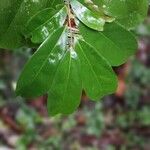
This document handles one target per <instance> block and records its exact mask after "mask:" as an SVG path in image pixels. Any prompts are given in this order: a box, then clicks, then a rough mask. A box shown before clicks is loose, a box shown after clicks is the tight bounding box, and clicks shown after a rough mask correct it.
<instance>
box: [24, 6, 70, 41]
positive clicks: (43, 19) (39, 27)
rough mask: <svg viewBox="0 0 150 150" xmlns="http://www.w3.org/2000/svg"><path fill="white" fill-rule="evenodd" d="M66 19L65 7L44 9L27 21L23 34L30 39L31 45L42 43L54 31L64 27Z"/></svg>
mask: <svg viewBox="0 0 150 150" xmlns="http://www.w3.org/2000/svg"><path fill="white" fill-rule="evenodd" d="M66 17H67V10H66V7H65V6H62V7H58V8H57V9H56V10H54V9H52V8H46V9H44V10H42V11H40V12H38V13H37V14H36V15H35V16H33V17H32V18H31V19H30V20H29V21H28V23H27V26H26V33H25V34H26V35H27V37H29V36H31V37H32V38H31V40H32V42H33V43H42V42H43V41H44V40H45V39H46V38H47V37H48V36H49V35H50V34H51V33H52V32H53V31H55V29H57V28H60V27H62V26H63V25H64V22H65V20H66Z"/></svg>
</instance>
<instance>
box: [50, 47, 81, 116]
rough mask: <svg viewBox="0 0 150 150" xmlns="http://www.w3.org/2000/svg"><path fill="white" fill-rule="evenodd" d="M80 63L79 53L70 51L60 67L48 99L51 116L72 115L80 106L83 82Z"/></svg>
mask: <svg viewBox="0 0 150 150" xmlns="http://www.w3.org/2000/svg"><path fill="white" fill-rule="evenodd" d="M80 71H81V70H80V61H79V58H78V55H77V53H76V52H75V51H74V50H72V49H70V50H69V51H67V52H66V54H65V56H64V58H63V60H62V62H61V64H60V65H59V67H58V69H57V72H56V74H55V77H54V78H53V82H52V83H51V88H50V91H49V98H48V112H49V114H50V115H56V114H59V113H60V114H70V113H72V112H73V111H75V109H76V108H77V107H78V106H79V104H80V98H81V92H82V82H81V76H80V74H81V73H80Z"/></svg>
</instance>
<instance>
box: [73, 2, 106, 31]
mask: <svg viewBox="0 0 150 150" xmlns="http://www.w3.org/2000/svg"><path fill="white" fill-rule="evenodd" d="M71 6H72V9H73V11H74V13H75V15H76V16H77V18H78V19H79V20H80V21H81V22H83V23H84V24H85V25H87V26H88V27H89V28H92V29H94V30H98V31H103V27H104V24H105V20H104V19H103V18H100V17H99V16H97V15H96V14H95V13H94V12H92V11H91V10H90V9H88V8H87V7H86V6H84V5H83V4H82V3H80V2H78V1H77V0H72V1H71Z"/></svg>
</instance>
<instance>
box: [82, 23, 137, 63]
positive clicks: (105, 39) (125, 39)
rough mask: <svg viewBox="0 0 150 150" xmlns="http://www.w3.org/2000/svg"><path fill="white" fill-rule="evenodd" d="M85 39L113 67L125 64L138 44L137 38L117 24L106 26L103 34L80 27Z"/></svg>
mask: <svg viewBox="0 0 150 150" xmlns="http://www.w3.org/2000/svg"><path fill="white" fill-rule="evenodd" d="M79 29H80V33H81V35H82V36H83V38H84V39H85V40H86V41H87V42H88V43H90V44H91V45H92V46H93V47H95V48H96V49H97V50H98V52H99V53H100V54H101V55H103V56H104V57H105V58H106V59H107V61H109V63H110V64H111V65H112V66H118V65H121V64H123V63H124V62H125V61H126V60H127V58H128V57H129V56H131V55H133V54H134V53H135V50H136V49H137V42H136V39H135V37H134V36H133V35H132V34H131V33H130V32H129V31H127V30H125V29H124V28H122V27H121V26H120V25H118V24H117V23H110V24H106V25H105V29H104V31H103V32H97V31H94V30H91V29H90V28H87V27H86V26H84V25H83V24H80V25H79Z"/></svg>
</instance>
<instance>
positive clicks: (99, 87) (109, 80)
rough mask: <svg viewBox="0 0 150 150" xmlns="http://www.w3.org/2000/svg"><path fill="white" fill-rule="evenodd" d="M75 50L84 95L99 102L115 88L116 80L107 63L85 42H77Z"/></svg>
mask: <svg viewBox="0 0 150 150" xmlns="http://www.w3.org/2000/svg"><path fill="white" fill-rule="evenodd" d="M75 50H76V51H77V53H78V55H79V59H80V60H81V64H82V82H83V89H84V90H85V92H86V94H87V95H88V96H89V97H90V98H91V99H93V100H99V99H100V97H103V96H104V95H106V94H111V93H113V92H114V91H115V90H116V88H117V78H116V76H115V74H114V72H113V70H112V68H111V66H110V65H109V63H108V62H107V61H106V60H105V59H104V58H103V57H102V56H101V55H100V54H99V52H98V51H97V50H96V49H95V48H93V47H92V46H91V45H89V44H88V43H86V42H85V41H82V40H79V42H78V43H77V45H76V47H75Z"/></svg>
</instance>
